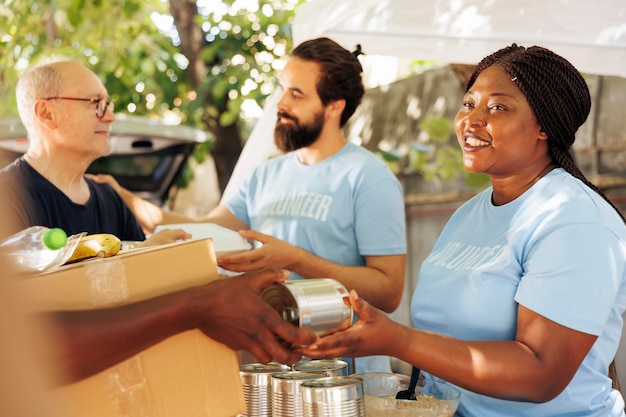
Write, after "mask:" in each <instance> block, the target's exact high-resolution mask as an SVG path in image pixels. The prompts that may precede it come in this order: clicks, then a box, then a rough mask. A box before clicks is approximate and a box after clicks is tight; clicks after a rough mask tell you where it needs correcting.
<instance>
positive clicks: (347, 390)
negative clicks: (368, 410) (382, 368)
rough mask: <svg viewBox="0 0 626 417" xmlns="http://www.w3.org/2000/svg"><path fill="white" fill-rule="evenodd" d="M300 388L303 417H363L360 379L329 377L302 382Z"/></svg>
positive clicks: (363, 400) (363, 402)
mask: <svg viewBox="0 0 626 417" xmlns="http://www.w3.org/2000/svg"><path fill="white" fill-rule="evenodd" d="M300 388H301V392H300V393H301V395H302V407H303V410H304V417H365V398H364V394H363V380H362V379H361V378H357V377H351V376H330V377H324V378H319V379H314V380H310V381H304V382H303V383H302V384H301V386H300Z"/></svg>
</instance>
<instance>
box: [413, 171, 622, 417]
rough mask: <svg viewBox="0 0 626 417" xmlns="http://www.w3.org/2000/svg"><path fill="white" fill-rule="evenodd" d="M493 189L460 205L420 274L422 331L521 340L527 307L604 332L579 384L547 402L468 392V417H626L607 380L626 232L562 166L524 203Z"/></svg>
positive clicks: (464, 405) (418, 320)
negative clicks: (501, 200) (497, 202)
mask: <svg viewBox="0 0 626 417" xmlns="http://www.w3.org/2000/svg"><path fill="white" fill-rule="evenodd" d="M491 193H492V189H491V188H489V189H487V190H485V191H484V192H482V193H481V194H479V195H477V196H476V197H474V198H472V199H471V200H469V201H468V202H467V203H466V204H464V205H463V206H462V207H460V208H459V209H458V210H457V211H456V212H455V213H454V215H453V216H452V217H451V218H450V221H449V222H448V224H447V225H446V227H445V228H444V230H443V231H442V233H441V235H440V237H439V239H438V241H437V243H436V244H435V246H434V248H433V250H432V252H431V254H430V255H429V256H428V258H427V259H426V260H425V261H424V263H423V265H422V268H421V270H420V274H419V278H418V283H417V287H416V289H415V293H414V294H413V300H412V305H411V314H412V318H413V323H414V326H415V327H416V328H418V329H424V330H428V331H434V332H438V333H441V334H445V335H448V336H451V337H455V338H459V339H469V340H513V339H514V338H515V333H516V320H517V308H518V304H521V305H523V306H525V307H526V308H528V309H530V310H533V311H535V312H537V313H539V314H541V315H542V316H544V317H546V318H548V319H550V320H552V321H555V322H557V323H559V324H561V325H563V326H566V327H569V328H572V329H575V330H578V331H581V332H584V333H588V334H593V335H598V339H597V341H596V343H595V344H594V345H593V347H592V348H591V351H590V352H589V353H588V354H587V356H586V357H585V359H584V361H583V363H582V365H581V366H580V368H579V370H578V371H577V373H576V374H575V376H574V378H573V379H572V381H571V382H570V384H569V385H568V386H567V387H566V388H565V390H564V391H563V392H562V393H561V394H560V395H559V396H557V397H556V398H555V399H553V400H551V401H549V402H547V403H542V404H534V403H528V402H517V401H504V400H499V399H494V398H490V397H486V396H483V395H478V394H475V393H472V392H469V391H467V390H464V389H461V391H462V397H461V402H460V406H459V410H458V415H461V416H476V417H490V416H502V417H503V416H507V417H512V416H598V417H600V416H602V417H607V416H623V415H624V411H623V410H624V402H623V399H622V398H621V395H620V394H619V393H618V392H617V391H614V390H612V389H611V380H610V379H609V378H608V377H607V369H608V367H609V364H610V363H611V361H612V360H613V358H614V357H615V353H616V351H617V348H618V345H619V340H620V336H621V332H622V313H623V312H624V308H625V306H626V270H625V269H626V227H625V226H624V223H623V221H622V219H621V218H620V217H619V215H618V214H617V213H616V212H615V210H614V209H613V208H612V207H611V206H610V205H609V204H608V203H607V202H606V201H605V200H604V199H602V197H600V196H599V195H598V194H597V193H596V192H594V191H593V190H591V189H590V188H589V187H587V186H585V185H584V184H583V183H582V182H581V181H579V180H578V179H576V178H574V177H573V176H571V175H570V174H569V173H567V172H566V171H564V170H563V169H562V168H558V169H555V170H553V171H551V172H550V173H548V175H546V176H545V177H543V178H542V179H541V180H539V181H538V182H537V183H536V184H535V185H533V187H531V188H530V189H529V190H528V191H526V192H525V193H524V194H523V195H521V196H520V197H518V198H517V199H515V200H514V201H512V202H510V203H508V204H505V205H502V206H494V205H493V204H492V203H491Z"/></svg>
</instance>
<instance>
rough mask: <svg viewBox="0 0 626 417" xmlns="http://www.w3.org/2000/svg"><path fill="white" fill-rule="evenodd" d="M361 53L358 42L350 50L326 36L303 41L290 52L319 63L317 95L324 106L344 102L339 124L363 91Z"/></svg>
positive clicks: (353, 109) (353, 107)
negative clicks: (351, 50)
mask: <svg viewBox="0 0 626 417" xmlns="http://www.w3.org/2000/svg"><path fill="white" fill-rule="evenodd" d="M361 53H362V52H361V46H360V45H358V46H357V50H356V51H354V52H350V51H348V50H347V49H345V48H343V47H342V46H341V45H339V44H338V43H336V42H335V41H333V40H330V39H328V38H317V39H311V40H308V41H305V42H302V43H301V44H300V45H298V46H297V47H296V48H295V49H294V50H293V52H292V53H291V56H292V57H296V58H300V59H303V60H305V61H312V62H316V63H317V64H319V66H320V72H321V76H320V79H319V80H318V81H317V94H318V95H319V96H320V99H321V100H322V104H323V105H325V106H326V105H327V104H328V103H330V102H331V101H336V100H341V99H343V100H345V101H346V107H345V108H344V109H343V112H342V113H341V121H340V126H343V125H344V124H345V123H346V122H347V121H348V119H349V118H350V117H351V116H352V115H353V114H354V112H355V110H356V108H357V107H358V106H359V104H360V103H361V99H362V98H363V94H365V87H363V80H362V79H361V73H362V72H363V67H362V66H361V63H360V62H359V60H358V59H357V56H358V55H360V54H361Z"/></svg>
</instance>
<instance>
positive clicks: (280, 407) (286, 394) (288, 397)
mask: <svg viewBox="0 0 626 417" xmlns="http://www.w3.org/2000/svg"><path fill="white" fill-rule="evenodd" d="M322 377H324V375H323V374H319V373H315V372H299V371H289V372H280V373H277V374H272V416H273V417H303V416H304V410H303V407H302V395H301V393H300V385H301V384H302V383H303V382H304V381H310V380H313V379H319V378H322Z"/></svg>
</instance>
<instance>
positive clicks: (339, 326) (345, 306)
mask: <svg viewBox="0 0 626 417" xmlns="http://www.w3.org/2000/svg"><path fill="white" fill-rule="evenodd" d="M261 295H262V297H263V299H264V300H265V301H266V302H267V303H268V304H270V305H271V306H272V307H273V308H274V309H275V310H276V311H278V313H280V314H281V315H282V317H283V319H285V320H286V321H288V322H290V323H292V324H294V325H295V326H298V327H308V328H310V329H311V330H312V331H313V332H315V333H316V334H319V335H324V334H327V333H332V332H333V331H337V330H343V329H346V328H348V327H350V325H351V324H352V314H353V312H352V306H351V305H350V300H349V293H348V290H346V288H345V287H344V286H343V284H341V283H340V282H339V281H336V280H334V279H331V278H316V279H305V280H298V281H288V282H277V283H274V284H272V285H270V286H269V287H267V288H266V289H265V290H264V291H263V293H262V294H261Z"/></svg>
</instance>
